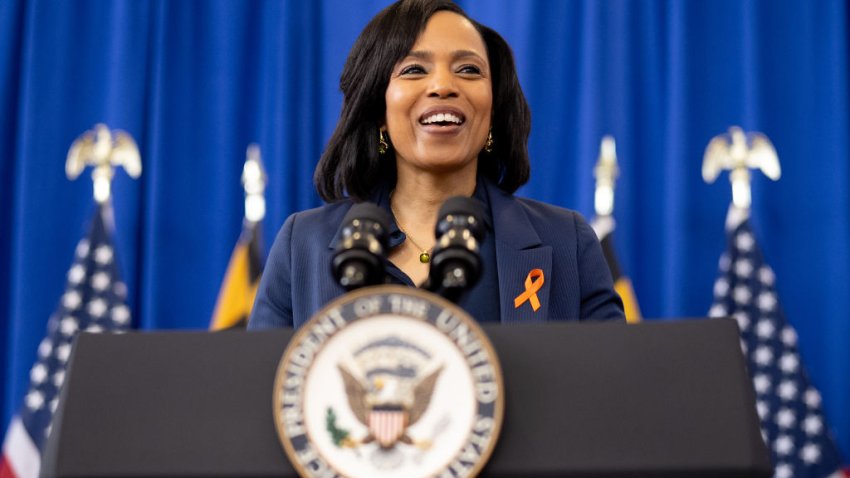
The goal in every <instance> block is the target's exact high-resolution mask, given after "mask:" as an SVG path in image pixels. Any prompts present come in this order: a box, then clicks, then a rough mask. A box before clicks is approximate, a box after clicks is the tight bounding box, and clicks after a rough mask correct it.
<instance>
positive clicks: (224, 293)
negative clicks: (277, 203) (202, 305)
mask: <svg viewBox="0 0 850 478" xmlns="http://www.w3.org/2000/svg"><path fill="white" fill-rule="evenodd" d="M242 185H243V186H244V187H245V221H244V223H243V224H244V225H243V227H242V234H241V235H240V236H239V241H238V242H237V243H236V248H235V249H234V250H233V255H231V256H230V263H229V264H228V265H227V272H225V274H224V282H222V284H221V289H220V290H219V291H218V299H217V300H216V304H215V311H214V312H213V316H212V320H211V321H210V330H227V329H234V328H243V329H244V328H245V327H247V325H248V318H249V317H251V309H252V308H253V307H254V298H255V297H256V296H257V286H259V284H260V277H261V276H262V275H263V262H264V261H263V252H262V251H263V248H262V246H261V244H262V241H261V238H262V228H261V227H260V224H261V221H262V220H263V217H264V216H265V214H266V202H265V199H264V197H263V192H264V190H265V186H266V172H265V170H264V168H263V163H262V161H261V159H260V148H259V147H258V146H257V145H256V144H251V145H250V146H248V153H247V159H246V160H245V166H244V168H243V170H242Z"/></svg>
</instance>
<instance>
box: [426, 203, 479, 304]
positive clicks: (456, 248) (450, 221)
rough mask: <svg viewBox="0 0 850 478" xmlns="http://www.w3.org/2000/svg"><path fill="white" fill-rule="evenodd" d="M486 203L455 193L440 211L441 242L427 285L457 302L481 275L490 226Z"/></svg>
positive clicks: (438, 240)
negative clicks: (484, 242) (481, 250)
mask: <svg viewBox="0 0 850 478" xmlns="http://www.w3.org/2000/svg"><path fill="white" fill-rule="evenodd" d="M483 217H484V214H483V207H482V205H481V203H480V202H479V201H477V200H475V199H472V198H468V197H463V196H455V197H451V198H449V199H447V200H446V202H445V203H443V206H442V207H440V212H439V213H438V214H437V227H436V231H435V234H436V237H437V243H436V244H435V246H434V252H433V255H432V258H431V270H430V272H429V276H428V282H427V284H426V288H427V289H428V290H430V291H431V292H435V293H437V294H439V295H441V296H443V297H445V298H446V299H448V300H451V301H452V302H457V301H458V300H459V299H460V297H461V295H462V294H463V292H464V291H466V290H469V289H470V288H472V286H474V285H475V283H476V282H478V279H479V278H480V277H481V267H482V264H481V255H480V253H479V244H480V243H481V241H482V240H483V239H484V235H485V234H486V232H487V231H486V229H485V227H484V222H483V220H482V218H483Z"/></svg>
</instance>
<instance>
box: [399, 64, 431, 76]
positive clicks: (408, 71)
mask: <svg viewBox="0 0 850 478" xmlns="http://www.w3.org/2000/svg"><path fill="white" fill-rule="evenodd" d="M424 73H425V68H424V67H422V65H407V66H405V67H404V68H402V69H401V71H400V72H399V75H421V74H424Z"/></svg>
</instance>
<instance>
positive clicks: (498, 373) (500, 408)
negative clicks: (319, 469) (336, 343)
mask: <svg viewBox="0 0 850 478" xmlns="http://www.w3.org/2000/svg"><path fill="white" fill-rule="evenodd" d="M390 294H398V295H406V296H411V297H415V298H419V299H422V300H426V301H429V302H431V303H432V304H436V305H438V306H439V307H441V308H443V309H449V310H450V311H451V312H452V313H453V314H454V315H455V316H456V317H458V318H459V319H460V320H461V321H462V322H464V323H465V324H466V325H467V326H468V327H469V329H470V330H471V331H473V333H475V334H476V335H477V336H478V338H479V339H480V340H481V344H482V346H483V348H484V349H485V350H487V354H488V356H489V358H490V360H491V366H492V367H493V370H494V374H493V375H494V378H495V381H496V386H497V388H498V391H499V396H498V397H497V398H496V403H495V405H494V407H493V421H494V424H493V431H492V433H491V436H492V439H491V440H490V443H489V444H488V445H487V448H486V449H484V450H482V452H481V454H480V457H479V459H478V461H477V462H476V463H475V465H474V466H473V467H472V470H471V471H470V472H469V475H468V476H471V477H474V476H478V473H479V472H481V470H482V469H483V468H484V466H485V465H486V464H487V462H488V461H490V456H491V455H492V454H493V451H494V450H495V449H496V444H497V443H498V441H499V436H500V435H501V432H502V423H503V421H504V416H505V383H504V377H503V375H502V366H501V364H500V363H499V356H498V354H496V349H495V348H493V344H492V343H491V342H490V338H489V337H488V336H487V334H486V333H485V332H484V329H482V328H481V326H480V325H479V324H478V322H476V321H475V319H473V318H472V317H471V316H470V315H469V314H468V313H467V312H466V311H465V310H463V309H462V308H460V307H458V306H457V305H455V304H453V303H451V302H449V301H448V300H446V299H444V298H442V297H440V296H438V295H436V294H432V293H430V292H427V291H424V290H422V289H418V288H413V287H408V286H403V285H379V286H372V287H364V288H362V289H358V290H355V291H353V292H349V293H347V294H344V295H341V296H340V297H337V298H336V299H334V300H332V301H330V302H328V303H327V304H325V306H324V307H322V308H321V309H320V310H319V311H318V312H316V313H315V314H313V316H312V317H310V320H308V321H307V322H305V323H304V324H302V325H301V327H299V329H298V330H297V331H296V332H295V335H293V336H292V338H291V339H290V340H289V343H288V344H287V346H286V349H285V350H284V351H283V355H282V356H281V358H280V362H279V363H278V367H277V372H276V373H275V380H274V388H273V390H272V414H273V416H274V424H275V430H276V431H277V436H278V440H279V441H280V443H281V445H283V450H284V452H286V457H287V459H288V460H289V462H290V463H291V464H292V466H293V468H295V471H296V472H297V473H298V474H299V475H301V476H311V475H310V473H308V472H307V470H306V469H305V468H304V467H303V466H302V465H301V462H300V460H299V459H298V455H297V453H296V452H295V448H294V447H293V446H292V442H291V440H290V439H289V437H288V436H287V435H286V433H285V432H284V430H283V428H284V427H283V417H281V412H282V410H283V404H282V403H281V400H280V399H279V397H280V393H279V392H280V390H281V386H282V385H283V381H284V380H285V378H286V368H287V365H289V361H290V354H291V353H292V351H293V350H294V349H295V347H296V346H297V344H300V343H301V341H302V340H303V339H304V336H305V335H307V334H308V333H309V330H310V326H312V325H315V323H316V322H318V319H319V318H320V317H322V316H324V315H326V314H327V313H328V312H329V311H330V310H332V309H334V308H341V307H342V306H343V305H344V304H347V303H349V302H352V301H355V300H357V299H360V298H362V297H366V296H374V295H381V296H386V295H390ZM356 320H359V319H356ZM346 322H349V323H350V322H353V321H346ZM334 335H336V332H334ZM446 337H448V335H447V336H446ZM448 338H449V340H452V342H454V340H453V339H451V337H448ZM319 350H321V349H319ZM310 369H312V363H311V364H310V367H308V368H307V371H306V372H305V374H304V376H305V378H306V376H307V375H308V374H309V373H310ZM301 408H302V409H303V404H302V406H301ZM306 432H307V431H306V429H305V435H306ZM470 433H473V432H470ZM467 442H468V440H467ZM308 443H310V442H309V440H308ZM317 456H319V457H320V458H322V460H325V458H324V457H322V456H321V455H319V454H318V453H317ZM325 461H326V460H325ZM329 466H330V465H329ZM331 469H332V470H333V471H334V473H335V474H340V473H339V472H338V471H337V470H335V469H333V468H331Z"/></svg>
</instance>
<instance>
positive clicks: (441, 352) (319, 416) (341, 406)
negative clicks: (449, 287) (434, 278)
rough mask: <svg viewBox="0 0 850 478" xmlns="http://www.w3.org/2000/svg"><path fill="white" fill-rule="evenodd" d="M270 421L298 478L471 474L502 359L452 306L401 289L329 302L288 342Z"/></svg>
mask: <svg viewBox="0 0 850 478" xmlns="http://www.w3.org/2000/svg"><path fill="white" fill-rule="evenodd" d="M273 401H274V417H275V425H276V427H277V431H278V435H279V437H280V440H281V443H282V444H283V448H284V450H285V451H286V454H287V456H288V457H289V460H290V462H292V464H293V466H294V467H295V468H296V470H298V472H299V474H301V475H302V476H316V477H335V476H347V477H378V478H380V477H397V476H404V477H418V476H421V477H426V476H427V477H430V476H440V477H460V476H475V475H476V474H477V473H478V472H479V471H480V470H481V468H482V467H483V466H484V464H485V463H486V461H487V459H488V458H489V457H490V454H491V453H492V451H493V448H494V447H495V445H496V439H497V438H498V436H499V430H500V429H501V424H502V415H503V410H504V387H503V384H502V374H501V369H500V367H499V361H498V359H497V357H496V354H495V352H494V351H493V347H492V345H491V344H490V341H489V340H488V339H487V337H486V336H485V335H484V333H483V331H482V330H481V328H480V327H479V326H478V324H477V323H476V322H475V321H474V320H473V319H471V318H470V317H469V316H468V315H467V314H466V312H464V311H463V310H461V309H460V308H458V307H457V306H455V305H454V304H452V303H450V302H448V301H446V300H444V299H442V298H440V297H438V296H435V295H433V294H430V293H428V292H424V291H422V290H419V289H414V288H410V287H403V286H378V287H370V288H365V289H360V290H357V291H355V292H351V293H349V294H346V295H344V296H342V297H340V298H339V299H337V300H335V301H333V302H331V303H330V304H328V305H327V306H325V308H324V309H322V310H321V311H320V312H319V313H318V314H316V315H315V316H314V317H313V318H312V319H311V320H310V321H309V322H307V323H306V324H305V325H304V326H303V327H301V329H299V331H298V332H297V333H296V335H295V336H294V337H293V339H292V341H291V342H290V343H289V346H288V347H287V348H286V351H285V352H284V354H283V357H282V358H281V361H280V365H279V366H278V370H277V376H276V377H275V385H274V399H273Z"/></svg>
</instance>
